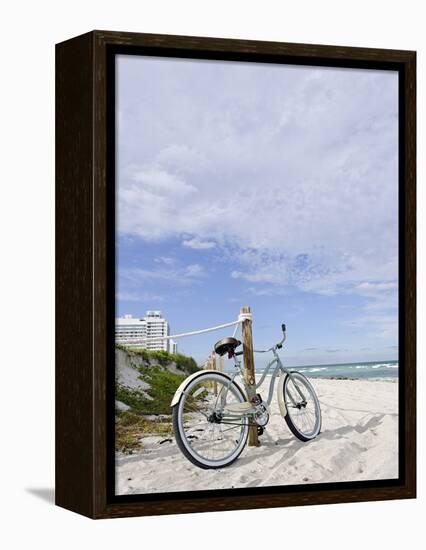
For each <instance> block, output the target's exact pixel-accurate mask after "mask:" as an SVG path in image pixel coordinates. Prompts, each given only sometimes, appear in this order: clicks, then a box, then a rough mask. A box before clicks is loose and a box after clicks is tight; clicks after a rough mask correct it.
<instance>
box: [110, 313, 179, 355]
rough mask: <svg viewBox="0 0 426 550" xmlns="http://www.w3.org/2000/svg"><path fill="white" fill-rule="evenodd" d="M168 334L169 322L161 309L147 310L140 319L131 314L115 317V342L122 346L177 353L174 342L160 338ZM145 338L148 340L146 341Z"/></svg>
mask: <svg viewBox="0 0 426 550" xmlns="http://www.w3.org/2000/svg"><path fill="white" fill-rule="evenodd" d="M169 334H170V332H169V323H168V322H167V321H166V320H165V319H164V317H163V316H162V314H161V311H147V312H146V315H145V317H142V318H141V319H138V318H134V317H132V316H131V315H125V316H124V317H117V318H116V319H115V342H116V343H117V344H121V345H123V346H128V347H132V348H143V349H147V350H150V351H160V350H163V351H167V352H169V353H177V344H176V342H174V341H173V340H163V339H162V338H161V337H162V336H169ZM156 338H158V339H156ZM146 339H149V340H148V341H146Z"/></svg>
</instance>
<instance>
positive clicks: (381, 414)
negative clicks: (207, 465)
mask: <svg viewBox="0 0 426 550" xmlns="http://www.w3.org/2000/svg"><path fill="white" fill-rule="evenodd" d="M311 382H312V383H313V385H314V387H315V389H316V391H317V394H318V397H319V399H320V402H321V411H322V431H321V433H320V435H319V436H318V437H317V438H316V439H315V440H313V441H310V442H308V443H303V442H301V441H299V440H298V439H296V438H295V437H294V436H293V434H292V433H291V432H290V430H289V429H288V427H287V424H286V422H285V421H284V419H283V418H282V417H281V416H280V414H279V409H278V403H277V400H276V396H274V399H273V401H272V415H271V418H270V421H269V424H268V425H267V428H266V431H265V433H264V434H263V435H262V436H261V438H260V441H261V446H260V447H248V446H246V448H245V449H244V451H243V453H242V454H241V455H240V457H239V459H238V460H237V461H236V462H234V463H233V464H232V465H231V466H228V467H226V468H223V469H220V470H203V469H200V468H198V467H196V466H194V465H192V464H191V463H190V462H189V461H188V460H187V459H186V458H185V457H184V456H183V455H182V453H181V452H180V450H179V448H178V447H177V445H176V444H175V442H174V440H172V441H164V438H159V437H153V436H151V437H146V438H143V440H142V445H143V447H144V451H143V452H142V453H140V454H134V455H130V456H129V455H125V456H124V455H117V459H116V465H117V468H116V473H117V475H116V492H117V494H137V493H155V492H171V491H196V490H203V489H229V488H234V487H235V488H241V487H261V486H274V485H299V484H307V483H326V482H337V481H359V480H372V479H393V478H396V477H398V383H397V382H396V381H395V380H327V379H311ZM264 387H265V386H263V388H264ZM263 388H262V389H263ZM261 393H262V392H261ZM266 393H267V392H266V389H264V391H263V394H264V395H265V394H266ZM160 441H163V443H160Z"/></svg>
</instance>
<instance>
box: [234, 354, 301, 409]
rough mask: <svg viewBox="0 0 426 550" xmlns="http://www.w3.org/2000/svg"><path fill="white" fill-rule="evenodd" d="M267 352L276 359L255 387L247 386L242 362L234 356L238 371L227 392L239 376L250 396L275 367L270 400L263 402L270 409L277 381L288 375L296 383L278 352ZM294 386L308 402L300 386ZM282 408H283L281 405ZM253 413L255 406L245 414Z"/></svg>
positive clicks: (291, 396) (267, 366) (271, 362)
mask: <svg viewBox="0 0 426 550" xmlns="http://www.w3.org/2000/svg"><path fill="white" fill-rule="evenodd" d="M266 351H272V353H273V354H274V358H273V359H272V361H270V362H269V363H268V364H267V365H266V367H265V370H264V371H263V373H262V376H261V377H260V380H259V381H258V382H257V383H256V384H254V385H249V384H247V382H246V380H245V377H244V373H243V371H242V369H241V362H240V361H239V360H238V359H237V358H236V357H235V355H234V357H233V358H234V364H235V367H236V369H237V370H236V372H235V373H234V374H233V375H232V376H230V378H229V382H228V385H227V390H226V392H227V391H228V389H229V387H230V385H231V384H232V382H233V381H234V380H235V378H236V377H237V376H238V375H240V376H241V378H242V380H243V385H244V389H245V392H246V395H247V397H248V396H249V395H250V393H253V389H254V391H257V390H258V389H259V388H260V387H261V386H262V384H263V382H264V381H265V378H266V376H267V375H268V373H269V371H270V370H271V368H272V367H273V366H274V365H275V368H274V370H273V372H272V378H271V382H270V384H269V392H268V398H267V400H266V401H262V403H264V404H266V405H267V406H268V407H269V406H270V405H271V403H272V397H273V395H274V389H275V381H276V379H277V378H278V377H279V376H282V375H286V376H289V377H290V378H291V380H293V382H294V378H293V375H292V373H291V371H289V370H288V369H287V368H286V367H284V365H283V364H282V361H281V359H280V357H279V355H278V353H277V351H276V350H275V349H274V348H273V349H272V350H266ZM260 353H262V352H260ZM294 385H295V387H296V389H297V392H298V393H299V395H300V397H301V398H302V400H303V401H305V400H306V398H305V395H304V394H303V392H302V390H301V389H300V388H299V386H298V384H296V383H294ZM225 396H226V393H225ZM290 399H291V400H292V402H293V405H295V406H296V401H295V400H294V398H293V395H292V394H290ZM280 408H281V405H280ZM253 412H255V406H253V407H252V408H251V409H249V410H247V411H246V412H244V414H253ZM283 412H284V411H282V414H283ZM283 416H284V414H283Z"/></svg>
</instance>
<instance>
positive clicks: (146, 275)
mask: <svg viewBox="0 0 426 550" xmlns="http://www.w3.org/2000/svg"><path fill="white" fill-rule="evenodd" d="M119 275H120V279H121V280H122V282H123V283H127V284H129V283H130V284H133V285H136V286H138V285H143V284H146V283H149V282H151V281H156V282H157V283H170V284H173V285H174V284H179V283H180V284H186V283H188V282H191V283H193V282H196V281H197V280H200V279H203V278H204V277H206V275H207V274H206V272H205V270H204V268H203V267H202V266H201V265H199V264H189V265H186V266H179V267H177V266H171V265H170V264H166V265H165V266H164V267H159V268H157V269H145V268H140V267H137V268H123V269H121V270H120V272H119Z"/></svg>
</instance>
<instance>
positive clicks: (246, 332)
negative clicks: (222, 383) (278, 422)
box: [240, 306, 260, 447]
mask: <svg viewBox="0 0 426 550" xmlns="http://www.w3.org/2000/svg"><path fill="white" fill-rule="evenodd" d="M240 313H250V308H249V307H248V306H244V307H242V308H241V309H240ZM242 325H243V326H242V334H243V352H244V376H245V379H246V382H247V384H248V386H249V395H248V396H247V397H248V398H249V400H250V401H251V400H252V399H253V398H254V397H255V396H256V387H255V384H256V376H255V370H254V356H253V334H252V326H251V319H246V320H244V321H243V323H242ZM248 444H249V446H251V447H258V446H259V445H260V443H259V438H258V437H257V427H256V426H250V428H249V440H248Z"/></svg>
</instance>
